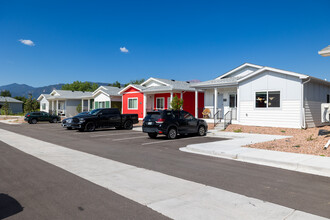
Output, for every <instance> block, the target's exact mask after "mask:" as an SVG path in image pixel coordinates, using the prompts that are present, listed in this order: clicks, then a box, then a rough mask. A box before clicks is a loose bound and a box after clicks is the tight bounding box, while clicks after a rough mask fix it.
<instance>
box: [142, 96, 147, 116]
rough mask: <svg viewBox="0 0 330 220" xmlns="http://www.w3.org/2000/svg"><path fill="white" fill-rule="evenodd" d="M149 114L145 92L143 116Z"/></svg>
mask: <svg viewBox="0 0 330 220" xmlns="http://www.w3.org/2000/svg"><path fill="white" fill-rule="evenodd" d="M146 115H147V95H146V94H145V93H143V118H145V117H146Z"/></svg>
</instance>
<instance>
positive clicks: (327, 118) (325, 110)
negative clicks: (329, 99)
mask: <svg viewBox="0 0 330 220" xmlns="http://www.w3.org/2000/svg"><path fill="white" fill-rule="evenodd" d="M321 119H322V123H327V122H330V103H322V104H321Z"/></svg>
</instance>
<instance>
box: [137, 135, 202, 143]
mask: <svg viewBox="0 0 330 220" xmlns="http://www.w3.org/2000/svg"><path fill="white" fill-rule="evenodd" d="M193 138H205V137H199V136H198V137H191V138H181V139H174V140H163V141H154V142H148V143H143V144H141V145H149V144H158V143H164V142H169V141H181V140H190V139H193Z"/></svg>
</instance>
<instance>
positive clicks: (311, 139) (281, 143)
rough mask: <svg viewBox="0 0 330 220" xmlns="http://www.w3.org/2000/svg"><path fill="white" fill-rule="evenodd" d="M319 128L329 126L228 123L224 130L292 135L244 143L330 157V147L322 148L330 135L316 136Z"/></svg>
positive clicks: (269, 148)
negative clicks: (306, 127)
mask: <svg viewBox="0 0 330 220" xmlns="http://www.w3.org/2000/svg"><path fill="white" fill-rule="evenodd" d="M320 129H325V130H328V131H330V126H324V127H319V128H308V129H306V130H304V129H294V128H271V127H257V126H244V125H229V126H228V127H227V129H226V131H232V132H244V133H255V134H274V135H285V136H292V138H285V139H281V140H275V141H268V142H264V143H258V144H252V145H246V146H245V147H251V148H260V149H266V150H276V151H285V152H292V153H301V154H313V155H318V156H327V157H330V148H328V149H327V150H324V149H323V148H324V145H325V144H326V143H327V142H328V140H329V139H330V135H329V134H328V135H326V136H318V132H319V130H320Z"/></svg>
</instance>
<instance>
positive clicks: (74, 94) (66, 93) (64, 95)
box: [47, 90, 93, 99]
mask: <svg viewBox="0 0 330 220" xmlns="http://www.w3.org/2000/svg"><path fill="white" fill-rule="evenodd" d="M54 91H56V92H57V93H58V94H59V96H50V97H49V98H47V99H82V98H91V99H92V98H93V93H92V92H82V91H70V90H54Z"/></svg>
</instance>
